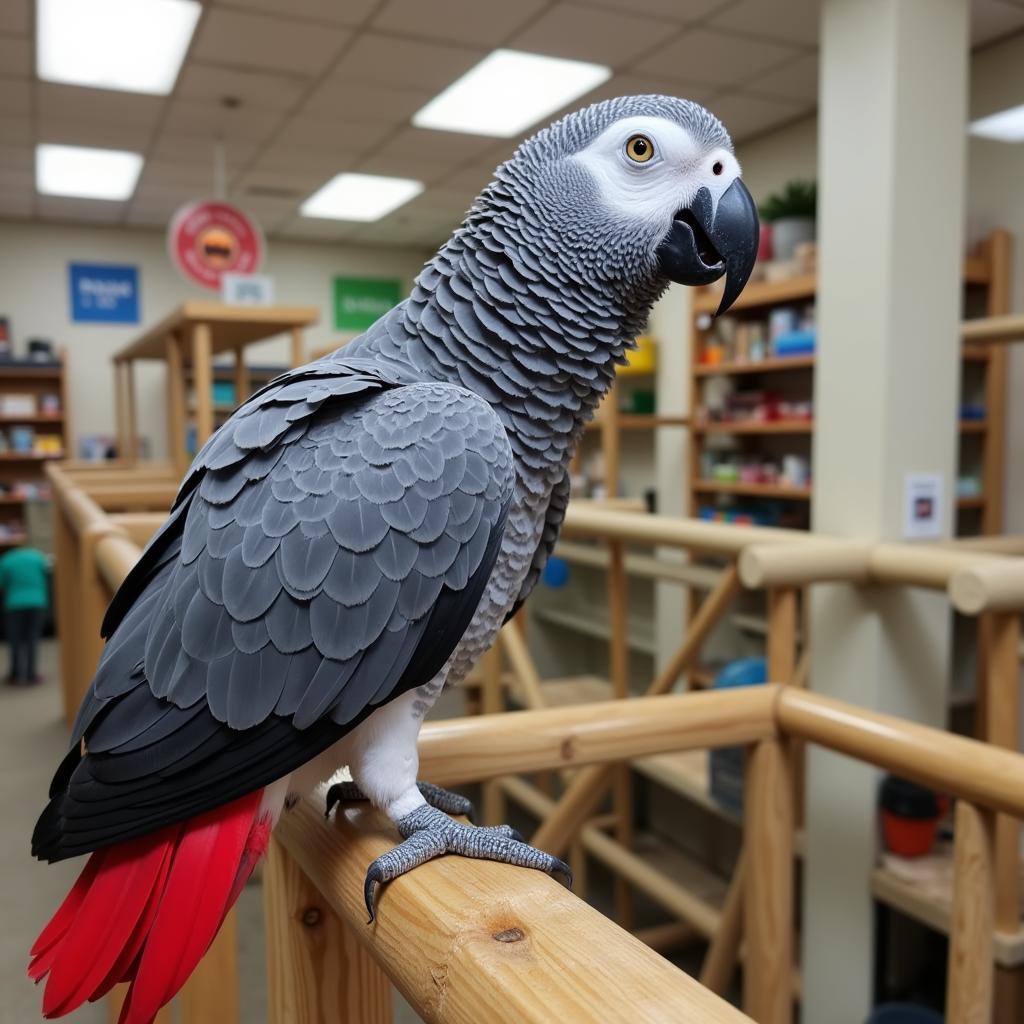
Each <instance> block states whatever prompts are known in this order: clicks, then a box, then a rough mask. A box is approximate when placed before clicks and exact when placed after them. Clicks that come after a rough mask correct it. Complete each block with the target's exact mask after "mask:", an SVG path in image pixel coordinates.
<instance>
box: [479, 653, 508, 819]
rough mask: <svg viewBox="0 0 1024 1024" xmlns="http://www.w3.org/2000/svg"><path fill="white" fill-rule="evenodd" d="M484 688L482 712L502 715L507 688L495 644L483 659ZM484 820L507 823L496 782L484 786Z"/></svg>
mask: <svg viewBox="0 0 1024 1024" xmlns="http://www.w3.org/2000/svg"><path fill="white" fill-rule="evenodd" d="M481 662H482V663H481V670H482V672H483V681H484V682H483V686H482V687H481V691H480V692H481V698H482V710H483V713H484V714H485V715H500V714H501V713H502V712H503V711H504V710H505V688H504V686H503V685H502V680H501V648H500V646H499V645H497V644H494V645H492V646H491V648H490V649H489V650H488V651H487V652H486V654H484V656H483V658H482V659H481ZM482 811H483V820H484V823H485V824H487V825H501V824H503V823H504V821H505V797H504V795H503V794H502V792H501V787H500V786H499V785H498V783H497V782H495V781H493V780H492V781H489V782H485V783H484V784H483V807H482Z"/></svg>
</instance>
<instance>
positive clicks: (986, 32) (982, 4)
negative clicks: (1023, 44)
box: [971, 0, 1024, 46]
mask: <svg viewBox="0 0 1024 1024" xmlns="http://www.w3.org/2000/svg"><path fill="white" fill-rule="evenodd" d="M1021 28H1024V7H1018V6H1012V5H1010V4H1008V3H1002V2H1001V0H972V3H971V43H972V44H973V45H974V46H984V45H985V44H986V43H992V42H995V41H996V40H997V39H1000V38H1001V37H1002V36H1005V35H1009V34H1010V33H1011V32H1016V31H1019V30H1020V29H1021Z"/></svg>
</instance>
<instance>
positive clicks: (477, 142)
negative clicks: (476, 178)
mask: <svg viewBox="0 0 1024 1024" xmlns="http://www.w3.org/2000/svg"><path fill="white" fill-rule="evenodd" d="M493 146H494V140H493V139H491V138H487V137H486V136H483V135H468V134H466V133H465V132H440V131H437V132H435V131H431V130H429V129H427V128H412V127H409V128H402V129H401V130H399V131H398V132H397V133H396V134H395V135H393V136H392V137H391V138H390V139H389V140H388V141H387V142H386V143H385V144H384V145H383V146H381V147H380V149H378V150H377V151H376V152H375V153H374V156H379V157H383V158H385V159H390V158H392V157H393V158H395V159H396V160H405V161H406V162H407V163H408V164H409V170H410V171H412V170H414V169H415V167H416V165H417V164H418V163H419V162H420V160H427V161H438V162H441V163H464V162H470V161H473V160H475V159H477V158H478V157H480V156H481V155H482V154H483V153H485V152H486V151H487V150H489V149H491V148H492V147H493Z"/></svg>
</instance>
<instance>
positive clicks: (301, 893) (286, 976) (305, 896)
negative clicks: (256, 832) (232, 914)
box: [206, 838, 392, 1024]
mask: <svg viewBox="0 0 1024 1024" xmlns="http://www.w3.org/2000/svg"><path fill="white" fill-rule="evenodd" d="M263 917H264V921H265V927H266V947H267V1021H268V1024H325V1022H328V1021H329V1022H330V1024H391V1020H392V1009H391V985H390V983H389V982H388V979H387V977H386V976H385V975H384V973H383V972H382V971H381V969H380V967H378V966H377V964H376V962H375V961H374V960H373V959H372V958H371V957H370V954H369V953H368V952H367V950H366V947H365V946H364V945H363V944H362V943H361V942H360V941H359V938H358V937H357V934H356V930H355V929H353V928H352V927H351V926H350V925H348V924H346V923H345V922H344V921H343V920H342V919H341V918H340V917H338V915H337V914H336V913H335V912H334V910H333V909H332V907H331V905H330V903H329V902H328V901H327V900H326V899H324V897H323V896H322V895H321V894H320V892H319V890H317V888H316V887H315V886H314V885H313V884H312V883H311V882H310V880H309V879H308V878H307V877H306V875H304V874H303V873H302V871H301V869H300V868H299V866H298V865H297V864H296V863H295V860H294V859H293V858H292V856H291V854H290V853H288V851H287V850H286V849H285V848H284V846H282V845H281V843H280V842H279V841H278V840H277V839H276V838H272V839H271V840H270V849H269V851H268V855H267V860H266V864H265V865H264V868H263ZM358 927H359V926H358V925H357V928H358ZM364 927H365V926H364ZM214 1019H215V1018H213V1017H207V1018H206V1020H211V1021H212V1020H214Z"/></svg>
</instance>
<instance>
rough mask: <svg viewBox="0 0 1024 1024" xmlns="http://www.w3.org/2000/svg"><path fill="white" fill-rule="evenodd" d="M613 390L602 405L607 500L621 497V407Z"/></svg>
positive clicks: (602, 435) (602, 451)
mask: <svg viewBox="0 0 1024 1024" xmlns="http://www.w3.org/2000/svg"><path fill="white" fill-rule="evenodd" d="M618 401H619V398H618V395H617V394H616V392H615V389H614V388H612V393H611V394H610V395H608V396H607V397H606V398H605V400H604V402H603V404H602V405H601V413H600V415H601V454H602V456H603V457H604V491H605V497H606V498H617V497H618V496H619V441H620V439H621V435H620V433H619V405H618Z"/></svg>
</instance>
